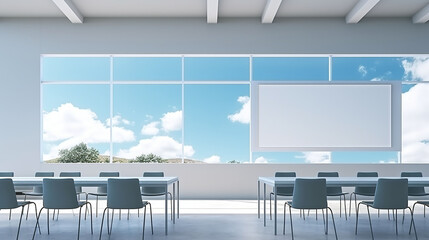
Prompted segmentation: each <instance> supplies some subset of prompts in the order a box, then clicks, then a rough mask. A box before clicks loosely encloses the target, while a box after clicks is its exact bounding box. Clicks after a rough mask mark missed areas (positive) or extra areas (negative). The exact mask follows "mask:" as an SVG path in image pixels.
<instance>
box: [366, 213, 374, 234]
mask: <svg viewBox="0 0 429 240" xmlns="http://www.w3.org/2000/svg"><path fill="white" fill-rule="evenodd" d="M366 209H367V210H368V219H369V228H370V229H371V237H372V240H374V233H373V232H372V223H371V214H369V206H366Z"/></svg>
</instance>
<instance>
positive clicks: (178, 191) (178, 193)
mask: <svg viewBox="0 0 429 240" xmlns="http://www.w3.org/2000/svg"><path fill="white" fill-rule="evenodd" d="M179 199H180V190H179V181H177V219H179V209H180V208H179V202H180V200H179Z"/></svg>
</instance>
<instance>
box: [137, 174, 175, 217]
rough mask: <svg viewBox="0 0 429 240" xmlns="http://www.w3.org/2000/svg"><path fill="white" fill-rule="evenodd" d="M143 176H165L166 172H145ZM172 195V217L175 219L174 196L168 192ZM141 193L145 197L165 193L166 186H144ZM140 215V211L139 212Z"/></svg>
mask: <svg viewBox="0 0 429 240" xmlns="http://www.w3.org/2000/svg"><path fill="white" fill-rule="evenodd" d="M143 177H164V172H144V173H143ZM167 194H168V195H169V196H170V206H171V219H172V220H173V196H172V195H171V193H170V192H167ZM141 195H142V196H145V197H155V196H163V195H165V188H164V187H150V186H149V187H142V188H141ZM138 214H139V215H140V211H139V212H138Z"/></svg>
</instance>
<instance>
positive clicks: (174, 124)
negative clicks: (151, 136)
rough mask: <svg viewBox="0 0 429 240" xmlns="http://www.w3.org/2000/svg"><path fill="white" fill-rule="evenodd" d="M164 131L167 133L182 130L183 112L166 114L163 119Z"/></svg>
mask: <svg viewBox="0 0 429 240" xmlns="http://www.w3.org/2000/svg"><path fill="white" fill-rule="evenodd" d="M161 123H162V129H163V130H164V131H166V132H171V131H178V130H181V129H182V111H181V110H179V111H176V112H168V113H164V115H163V116H162V118H161Z"/></svg>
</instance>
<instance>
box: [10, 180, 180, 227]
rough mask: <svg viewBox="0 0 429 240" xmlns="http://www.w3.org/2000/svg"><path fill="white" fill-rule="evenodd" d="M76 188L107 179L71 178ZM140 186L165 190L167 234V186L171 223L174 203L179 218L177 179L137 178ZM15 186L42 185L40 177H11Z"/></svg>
mask: <svg viewBox="0 0 429 240" xmlns="http://www.w3.org/2000/svg"><path fill="white" fill-rule="evenodd" d="M72 178H73V179H74V184H75V185H76V186H82V187H99V186H103V185H107V179H109V178H107V177H72ZM119 178H132V177H119ZM138 179H139V181H140V185H141V186H145V187H160V186H163V187H164V188H165V235H167V234H168V204H167V192H168V186H169V185H171V184H172V185H173V193H172V195H173V199H172V201H173V223H176V215H175V214H176V211H175V209H176V203H177V218H179V202H180V201H179V199H180V197H179V194H180V191H179V178H177V177H139V178H138ZM12 180H13V183H14V185H15V186H40V185H42V184H43V178H41V177H13V178H12ZM176 183H177V198H176Z"/></svg>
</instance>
